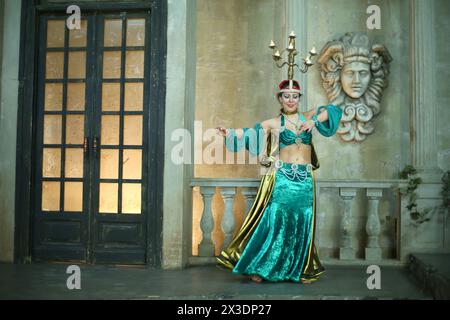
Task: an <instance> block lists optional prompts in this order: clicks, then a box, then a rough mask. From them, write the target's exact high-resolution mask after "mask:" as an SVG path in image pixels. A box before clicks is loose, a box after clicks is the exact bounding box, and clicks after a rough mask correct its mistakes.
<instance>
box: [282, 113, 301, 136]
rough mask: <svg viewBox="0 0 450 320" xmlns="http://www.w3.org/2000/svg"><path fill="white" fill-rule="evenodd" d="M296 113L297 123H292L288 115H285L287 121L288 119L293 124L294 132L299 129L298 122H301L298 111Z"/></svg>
mask: <svg viewBox="0 0 450 320" xmlns="http://www.w3.org/2000/svg"><path fill="white" fill-rule="evenodd" d="M297 114H298V118H297V123H294V122H292V121H291V120H290V119H289V118H288V117H285V118H286V120H287V121H289V122H290V123H291V124H293V125H294V127H295V133H297V131H298V130H300V127H301V125H300V122H301V121H300V113H298V112H297Z"/></svg>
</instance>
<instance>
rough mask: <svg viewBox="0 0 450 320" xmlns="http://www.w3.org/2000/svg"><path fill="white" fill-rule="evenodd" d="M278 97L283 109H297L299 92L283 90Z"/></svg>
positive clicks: (287, 110) (288, 110)
mask: <svg viewBox="0 0 450 320" xmlns="http://www.w3.org/2000/svg"><path fill="white" fill-rule="evenodd" d="M279 99H280V103H281V104H282V105H283V109H284V111H286V112H292V111H295V110H297V107H298V102H299V101H300V94H299V93H296V92H283V93H282V94H281V97H280V98H279Z"/></svg>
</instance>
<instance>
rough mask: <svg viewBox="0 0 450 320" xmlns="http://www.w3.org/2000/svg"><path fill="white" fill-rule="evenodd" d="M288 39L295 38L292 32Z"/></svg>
mask: <svg viewBox="0 0 450 320" xmlns="http://www.w3.org/2000/svg"><path fill="white" fill-rule="evenodd" d="M289 38H295V33H294V30H292V31H291V34H290V35H289Z"/></svg>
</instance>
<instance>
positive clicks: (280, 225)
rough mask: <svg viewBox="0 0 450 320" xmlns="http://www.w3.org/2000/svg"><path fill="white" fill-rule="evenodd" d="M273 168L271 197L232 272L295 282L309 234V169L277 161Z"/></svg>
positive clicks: (311, 192) (311, 208)
mask: <svg viewBox="0 0 450 320" xmlns="http://www.w3.org/2000/svg"><path fill="white" fill-rule="evenodd" d="M276 168H277V172H276V176H275V185H274V189H273V192H272V195H271V198H270V200H269V202H268V204H267V206H266V208H265V210H264V212H263V214H262V216H261V220H260V222H259V224H258V226H257V227H256V229H255V231H254V233H253V235H252V236H251V238H250V239H249V241H248V243H247V245H246V247H245V249H244V251H243V252H242V255H241V257H240V259H239V261H238V263H237V264H236V265H235V267H234V269H233V270H232V272H233V273H235V274H244V275H259V276H260V277H261V278H263V279H266V280H268V281H288V280H290V281H294V282H299V281H300V277H301V275H302V270H303V266H304V264H305V262H306V259H307V255H308V248H309V245H310V241H311V234H312V221H313V220H312V219H313V200H314V199H313V177H312V169H311V168H312V167H311V165H310V164H291V163H286V162H282V161H277V163H276Z"/></svg>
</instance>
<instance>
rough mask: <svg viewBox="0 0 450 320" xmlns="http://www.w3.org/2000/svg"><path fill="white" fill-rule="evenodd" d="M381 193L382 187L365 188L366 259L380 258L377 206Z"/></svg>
mask: <svg viewBox="0 0 450 320" xmlns="http://www.w3.org/2000/svg"><path fill="white" fill-rule="evenodd" d="M382 195H383V189H379V188H367V197H368V200H369V212H368V216H367V224H366V232H367V236H368V242H367V247H366V260H381V248H380V244H379V235H380V229H381V226H380V217H379V214H378V206H379V204H380V198H381V197H382Z"/></svg>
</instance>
